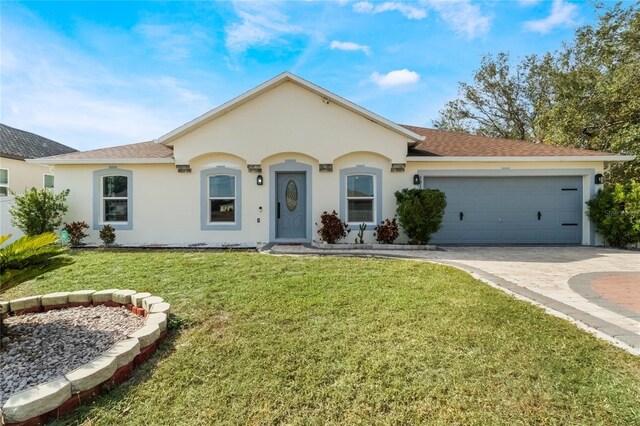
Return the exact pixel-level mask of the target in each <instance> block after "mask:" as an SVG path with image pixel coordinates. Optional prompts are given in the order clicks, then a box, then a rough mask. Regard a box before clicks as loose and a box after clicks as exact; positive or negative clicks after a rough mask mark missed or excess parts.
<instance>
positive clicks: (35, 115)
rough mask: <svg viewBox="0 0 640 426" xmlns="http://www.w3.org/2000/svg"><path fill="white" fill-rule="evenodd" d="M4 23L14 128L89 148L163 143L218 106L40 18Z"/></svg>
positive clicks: (5, 86) (9, 118)
mask: <svg viewBox="0 0 640 426" xmlns="http://www.w3.org/2000/svg"><path fill="white" fill-rule="evenodd" d="M3 26H4V28H3V40H2V56H3V58H2V63H1V66H2V73H1V85H2V103H1V105H0V106H1V109H0V113H1V115H2V121H3V123H6V124H7V125H10V126H14V127H17V128H19V129H24V130H26V131H30V132H34V133H37V134H40V135H42V136H45V137H48V138H51V139H53V140H56V141H59V142H61V143H64V144H67V145H69V146H72V147H74V148H77V149H81V150H87V149H95V148H100V147H104V146H113V145H120V144H127V143H133V142H139V141H143V140H149V139H153V138H156V137H158V136H160V135H162V134H164V133H166V132H167V131H169V130H171V129H172V128H175V127H177V126H179V125H181V124H183V123H185V122H186V121H188V120H190V119H192V118H193V117H195V116H197V115H198V114H201V113H202V112H203V111H205V110H206V108H207V107H209V106H210V105H211V101H210V100H209V99H208V98H207V97H206V96H204V95H202V94H200V93H198V92H196V91H193V90H190V89H189V87H188V85H187V83H185V82H184V81H183V80H180V79H178V78H176V77H169V76H165V75H151V76H149V75H148V74H147V75H146V76H141V75H140V74H139V73H138V72H137V71H128V70H125V69H122V68H121V67H120V66H118V65H113V66H112V65H109V62H108V61H105V62H103V61H101V59H100V58H94V57H92V56H90V55H89V54H87V53H86V52H85V51H84V49H83V48H82V47H81V46H78V45H77V44H76V42H75V41H74V40H72V39H69V38H66V37H63V36H59V35H58V34H56V33H54V32H52V31H51V30H50V29H49V28H48V27H47V26H46V24H43V23H42V22H40V21H37V20H35V19H33V18H29V19H27V20H25V21H24V22H17V21H13V22H6V23H5V22H3ZM117 40H119V41H120V39H117ZM112 41H113V40H112ZM118 46H119V48H121V49H122V50H123V51H127V50H129V49H130V48H132V46H131V45H129V44H123V43H121V44H119V45H118Z"/></svg>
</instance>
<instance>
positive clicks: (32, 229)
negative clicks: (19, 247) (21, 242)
mask: <svg viewBox="0 0 640 426" xmlns="http://www.w3.org/2000/svg"><path fill="white" fill-rule="evenodd" d="M14 195H15V204H14V206H13V207H11V208H10V209H9V214H11V223H12V224H13V226H15V227H16V228H18V229H20V230H21V231H22V232H24V234H25V235H29V236H35V235H40V234H43V233H45V232H54V231H55V230H56V229H57V228H59V227H60V225H61V224H62V218H63V216H64V214H65V213H66V212H67V202H66V201H67V196H68V195H69V190H68V189H67V190H64V191H62V192H61V193H59V194H57V195H56V194H53V192H51V191H49V190H48V189H41V190H38V189H36V188H31V189H30V190H28V191H26V192H25V193H24V194H23V195H16V194H14Z"/></svg>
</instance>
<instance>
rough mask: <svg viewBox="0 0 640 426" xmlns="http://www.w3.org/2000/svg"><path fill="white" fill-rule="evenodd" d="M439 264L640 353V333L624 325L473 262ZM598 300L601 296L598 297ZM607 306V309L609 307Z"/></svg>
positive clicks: (626, 348) (635, 352) (443, 262)
mask: <svg viewBox="0 0 640 426" xmlns="http://www.w3.org/2000/svg"><path fill="white" fill-rule="evenodd" d="M436 263H441V264H443V265H449V266H453V267H456V268H458V269H461V270H463V271H465V272H468V273H470V274H471V275H472V276H474V277H475V278H479V279H481V280H482V281H484V282H487V283H488V284H491V285H492V286H493V287H497V288H499V289H501V290H507V293H511V294H514V295H517V296H520V298H522V299H524V300H527V301H530V302H533V303H534V304H535V305H537V306H541V307H543V308H545V310H546V311H547V312H549V313H551V314H553V315H555V316H559V317H561V318H564V319H569V320H574V321H572V322H573V323H574V324H576V325H578V326H580V328H582V329H584V330H586V331H589V332H591V333H593V334H595V335H597V336H598V337H600V338H602V339H605V340H607V341H608V342H610V343H613V344H614V345H616V346H618V347H620V348H622V349H625V350H626V351H628V352H630V353H632V354H634V355H640V335H638V334H637V333H633V332H632V331H629V330H625V329H624V328H622V327H619V326H617V325H615V324H612V323H610V322H608V321H605V320H603V319H601V318H598V317H596V316H594V315H591V314H589V313H587V312H584V311H581V310H579V309H576V308H574V307H573V306H569V305H567V304H566V303H562V302H559V301H557V300H555V299H553V298H551V297H547V296H544V295H542V294H540V293H537V292H535V291H533V290H530V289H528V288H525V287H522V286H519V285H517V284H514V283H512V282H510V281H507V280H505V279H504V278H500V277H498V276H496V275H493V274H490V273H488V272H486V271H483V270H481V269H478V268H474V267H472V266H469V265H463V264H460V263H458V262H453V261H440V262H436ZM581 275H587V274H581ZM589 300H591V299H589ZM595 300H601V299H599V298H597V299H595ZM591 301H594V300H591ZM616 306H617V305H616ZM603 307H604V308H607V306H603Z"/></svg>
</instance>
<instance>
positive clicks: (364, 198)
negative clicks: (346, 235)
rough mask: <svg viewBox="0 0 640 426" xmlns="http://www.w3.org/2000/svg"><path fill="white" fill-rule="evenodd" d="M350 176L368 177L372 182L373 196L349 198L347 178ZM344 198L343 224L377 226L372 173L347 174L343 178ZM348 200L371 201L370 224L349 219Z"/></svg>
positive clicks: (374, 187)
mask: <svg viewBox="0 0 640 426" xmlns="http://www.w3.org/2000/svg"><path fill="white" fill-rule="evenodd" d="M352 176H369V177H370V178H371V181H372V182H373V187H372V192H373V196H371V197H353V196H351V197H350V196H349V178H350V177H352ZM344 185H345V197H346V203H345V212H346V220H345V222H346V223H347V224H348V225H360V224H362V223H364V224H367V225H377V223H378V222H377V220H378V218H377V217H376V175H374V174H372V173H349V174H348V175H346V176H345V182H344ZM350 200H371V211H372V213H373V214H372V217H373V220H372V221H370V222H354V221H352V220H351V219H350V218H349V201H350Z"/></svg>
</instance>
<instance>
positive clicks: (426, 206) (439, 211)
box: [395, 188, 447, 244]
mask: <svg viewBox="0 0 640 426" xmlns="http://www.w3.org/2000/svg"><path fill="white" fill-rule="evenodd" d="M395 195H396V203H397V204H398V208H397V210H396V212H397V214H398V221H399V222H400V226H402V229H404V232H405V233H406V234H407V236H408V237H409V240H410V241H409V242H410V243H411V244H427V243H428V242H429V240H430V239H431V235H432V234H434V233H436V232H438V230H439V229H440V225H441V224H442V216H443V215H444V209H445V207H447V198H446V196H445V195H444V192H442V191H438V190H437V189H415V188H413V189H407V188H405V189H403V190H401V191H397V192H396V193H395Z"/></svg>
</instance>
